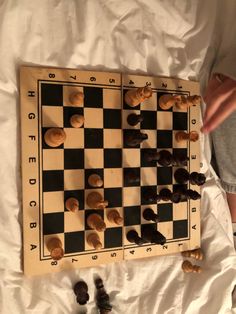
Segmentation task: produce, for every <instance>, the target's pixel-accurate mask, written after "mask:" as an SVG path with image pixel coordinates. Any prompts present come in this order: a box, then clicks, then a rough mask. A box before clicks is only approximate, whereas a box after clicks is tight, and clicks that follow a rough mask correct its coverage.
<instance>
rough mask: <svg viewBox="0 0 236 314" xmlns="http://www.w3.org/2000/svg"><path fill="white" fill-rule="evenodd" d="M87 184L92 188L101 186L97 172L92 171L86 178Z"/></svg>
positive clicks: (101, 182)
mask: <svg viewBox="0 0 236 314" xmlns="http://www.w3.org/2000/svg"><path fill="white" fill-rule="evenodd" d="M88 184H89V185H90V186H92V187H94V188H95V187H101V186H103V180H102V178H101V177H100V176H99V175H98V174H96V173H93V174H91V175H90V176H89V178H88Z"/></svg>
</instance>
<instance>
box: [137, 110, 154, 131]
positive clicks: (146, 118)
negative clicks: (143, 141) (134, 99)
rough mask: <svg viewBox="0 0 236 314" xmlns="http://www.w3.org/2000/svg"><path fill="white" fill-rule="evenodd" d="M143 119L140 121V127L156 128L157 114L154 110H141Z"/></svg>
mask: <svg viewBox="0 0 236 314" xmlns="http://www.w3.org/2000/svg"><path fill="white" fill-rule="evenodd" d="M141 115H142V116H143V121H142V122H141V129H146V130H156V129H157V115H156V112H153V111H148V110H141Z"/></svg>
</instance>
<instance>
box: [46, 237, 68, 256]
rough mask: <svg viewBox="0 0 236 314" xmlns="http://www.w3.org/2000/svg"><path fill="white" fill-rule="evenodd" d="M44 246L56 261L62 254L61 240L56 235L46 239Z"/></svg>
mask: <svg viewBox="0 0 236 314" xmlns="http://www.w3.org/2000/svg"><path fill="white" fill-rule="evenodd" d="M46 246H47V249H48V250H49V252H50V255H51V258H52V259H53V260H55V261H58V260H60V259H61V258H62V257H63V256H64V250H63V248H62V242H61V240H60V239H59V238H57V237H53V238H50V239H49V240H48V241H47V243H46Z"/></svg>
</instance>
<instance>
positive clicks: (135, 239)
mask: <svg viewBox="0 0 236 314" xmlns="http://www.w3.org/2000/svg"><path fill="white" fill-rule="evenodd" d="M126 239H127V240H128V241H129V242H130V243H135V244H137V245H142V244H144V243H145V241H144V240H143V239H142V238H141V237H140V236H139V235H138V232H137V231H136V230H130V231H128V232H127V234H126Z"/></svg>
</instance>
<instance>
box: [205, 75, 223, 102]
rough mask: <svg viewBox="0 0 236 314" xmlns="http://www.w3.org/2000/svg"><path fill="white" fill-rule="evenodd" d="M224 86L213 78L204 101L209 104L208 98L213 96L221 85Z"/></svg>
mask: <svg viewBox="0 0 236 314" xmlns="http://www.w3.org/2000/svg"><path fill="white" fill-rule="evenodd" d="M221 84H222V82H219V81H218V80H217V79H216V77H215V76H213V77H212V78H211V79H210V81H209V83H208V86H207V89H206V91H205V93H204V95H203V100H204V101H205V102H206V103H207V98H208V97H209V95H211V94H212V93H213V91H214V90H216V89H217V88H218V87H219V86H220V85H221Z"/></svg>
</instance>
